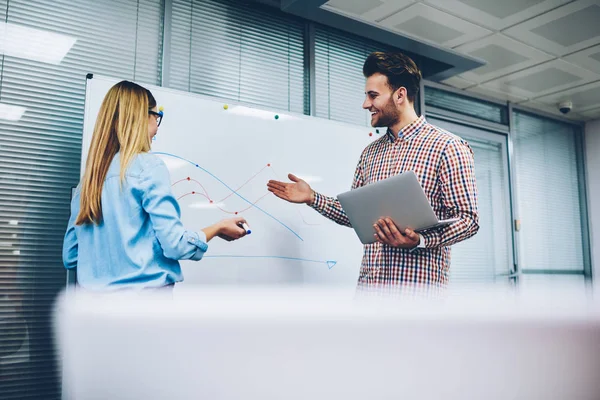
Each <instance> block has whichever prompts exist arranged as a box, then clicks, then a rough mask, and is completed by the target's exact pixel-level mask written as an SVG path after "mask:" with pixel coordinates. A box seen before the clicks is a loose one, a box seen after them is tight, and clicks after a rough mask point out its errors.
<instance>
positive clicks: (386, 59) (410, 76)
mask: <svg viewBox="0 0 600 400" xmlns="http://www.w3.org/2000/svg"><path fill="white" fill-rule="evenodd" d="M377 73H380V74H382V75H385V76H386V77H387V79H388V86H389V87H390V88H391V89H392V92H395V91H396V90H398V89H399V88H400V87H405V88H406V93H407V96H408V100H410V101H411V102H414V101H415V98H416V96H417V93H418V92H419V83H420V82H421V71H419V68H418V67H417V64H415V62H414V61H413V60H412V59H411V58H410V57H408V56H406V55H404V54H402V53H384V52H380V51H376V52H374V53H371V54H369V56H368V57H367V59H366V60H365V64H364V65H363V74H364V75H365V78H368V77H370V76H372V75H375V74H377Z"/></svg>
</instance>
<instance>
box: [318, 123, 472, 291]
mask: <svg viewBox="0 0 600 400" xmlns="http://www.w3.org/2000/svg"><path fill="white" fill-rule="evenodd" d="M405 171H414V172H415V174H416V175H417V178H418V180H419V182H420V184H421V186H422V187H423V189H424V191H425V194H426V195H427V198H428V199H429V202H430V203H431V205H432V207H433V210H434V212H435V214H436V215H437V217H438V218H439V219H447V218H454V217H459V218H460V220H459V221H458V222H455V223H453V224H451V225H448V226H446V227H443V228H436V229H432V230H429V231H426V232H423V233H422V237H423V239H424V244H425V248H418V249H416V250H414V251H412V252H411V251H409V249H402V248H395V247H391V246H388V245H384V244H382V243H378V242H376V243H372V244H366V245H364V255H363V260H362V265H361V270H360V276H359V279H358V284H359V286H380V285H387V284H392V285H394V284H401V285H405V284H434V285H440V286H444V285H446V284H447V283H448V271H449V268H450V248H449V246H450V245H452V244H454V243H458V242H460V241H462V240H465V239H467V238H469V237H471V236H473V235H474V234H475V233H477V230H478V229H479V224H478V221H479V217H478V215H477V187H476V184H475V170H474V162H473V151H472V150H471V148H470V147H469V145H468V143H467V142H465V141H464V140H462V139H461V138H460V137H458V136H456V135H453V134H451V133H449V132H446V131H443V130H441V129H440V128H437V127H435V126H433V125H430V124H428V123H427V121H426V120H425V118H424V117H423V116H421V117H419V118H418V119H417V120H416V121H414V122H412V123H411V124H409V125H408V126H406V127H405V128H404V129H402V130H401V131H400V132H399V134H398V138H397V139H395V138H394V135H393V134H392V133H391V132H390V130H389V129H388V131H387V134H386V135H384V136H382V137H381V138H379V139H377V140H376V141H374V142H373V143H371V144H370V145H369V146H367V147H366V148H365V149H364V150H363V152H362V155H361V157H360V160H359V161H358V165H357V167H356V172H355V174H354V182H353V183H352V189H356V188H358V187H361V186H364V185H368V184H370V183H373V182H377V181H380V180H382V179H386V178H388V177H390V176H393V175H397V174H400V173H402V172H405ZM312 207H313V208H314V209H315V210H317V211H318V212H319V213H321V214H322V215H324V216H325V217H327V218H329V219H331V220H333V221H335V222H337V223H338V224H341V225H346V226H350V221H349V220H348V217H347V216H346V214H345V212H344V211H343V209H342V206H341V205H340V202H339V201H338V200H337V199H336V198H333V197H326V196H324V195H322V194H319V193H315V201H314V203H313V204H312Z"/></svg>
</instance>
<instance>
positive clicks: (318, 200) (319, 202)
mask: <svg viewBox="0 0 600 400" xmlns="http://www.w3.org/2000/svg"><path fill="white" fill-rule="evenodd" d="M325 203H326V200H325V196H323V195H322V194H320V193H317V192H315V201H314V202H313V203H312V204H309V207H312V208H314V209H315V210H322V209H323V207H325Z"/></svg>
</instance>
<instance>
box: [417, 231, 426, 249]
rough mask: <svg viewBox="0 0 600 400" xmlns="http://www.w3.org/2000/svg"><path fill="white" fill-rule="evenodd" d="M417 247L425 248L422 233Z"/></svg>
mask: <svg viewBox="0 0 600 400" xmlns="http://www.w3.org/2000/svg"><path fill="white" fill-rule="evenodd" d="M417 248H418V249H424V248H425V238H424V237H423V235H421V234H420V233H419V244H418V245H417Z"/></svg>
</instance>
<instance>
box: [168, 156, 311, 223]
mask: <svg viewBox="0 0 600 400" xmlns="http://www.w3.org/2000/svg"><path fill="white" fill-rule="evenodd" d="M267 168H269V170H270V171H271V172H272V174H273V175H274V176H275V178H276V179H277V180H279V181H281V178H280V176H279V175H278V174H277V173H276V172H275V170H274V169H273V168H272V167H271V164H270V163H269V164H267V165H265V166H264V167H262V168H261V169H260V170H259V171H258V172H256V173H255V174H254V175H252V176H251V177H250V178H248V180H246V182H244V183H243V184H241V185H240V186H239V187H238V188H236V189H235V191H232V192H231V193H229V194H228V195H227V196H225V197H223V198H222V199H220V200H217V201H215V200H214V199H213V198H211V197H210V195H209V194H208V191H207V190H206V188H205V187H204V185H202V183H200V182H199V181H197V180H196V179H194V178H191V177H189V176H188V177H187V178H184V179H180V180H178V181H176V182H174V183H173V184H172V185H171V187H174V186H175V185H178V184H180V183H182V182H186V181H187V182H194V183H195V184H197V185H198V186H200V188H202V192H203V193H200V192H196V191H191V192H188V193H185V194H183V195H181V196H179V197H178V198H177V200H181V199H183V198H184V197H187V196H202V197H204V198H205V199H207V200H208V201H209V203H210V204H215V203H216V204H219V203H222V202H223V201H225V200H227V199H228V198H229V197H231V196H232V195H233V194H234V193H235V192H238V191H239V190H241V189H242V188H244V186H246V185H248V184H249V183H250V182H252V181H253V180H254V179H256V178H257V177H258V176H259V175H260V174H261V173H262V172H263V171H264V170H265V169H267ZM270 194H271V192H267V193H265V194H264V195H263V196H261V197H259V198H258V199H256V200H255V201H254V202H252V203H251V204H250V205H249V206H248V207H246V208H243V209H241V210H237V211H230V210H226V209H224V208H221V207H219V206H218V205H216V204H215V208H217V209H219V210H221V211H222V212H224V213H226V214H231V215H237V214H239V213H242V212H244V211H247V210H249V209H250V208H252V207H253V206H254V205H256V204H257V203H258V202H259V201H261V200H262V199H264V198H265V197H267V196H268V195H270ZM296 212H297V213H298V215H299V216H300V218H301V219H302V222H304V223H305V224H306V225H311V226H316V225H321V223H310V222H308V221H306V220H305V219H304V216H303V215H302V213H301V212H300V210H298V208H297V207H296Z"/></svg>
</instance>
